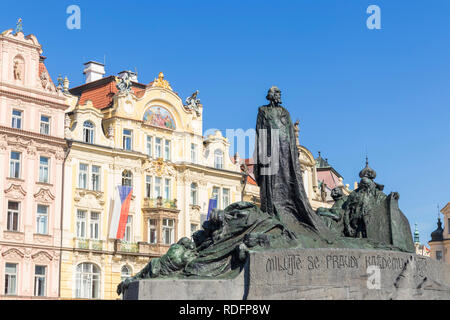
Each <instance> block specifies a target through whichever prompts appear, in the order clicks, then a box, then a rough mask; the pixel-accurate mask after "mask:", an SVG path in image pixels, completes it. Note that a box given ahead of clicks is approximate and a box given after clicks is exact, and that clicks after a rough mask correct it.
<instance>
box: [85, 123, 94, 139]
mask: <svg viewBox="0 0 450 320" xmlns="http://www.w3.org/2000/svg"><path fill="white" fill-rule="evenodd" d="M94 141H95V125H94V123H93V122H92V121H89V120H86V121H84V122H83V142H85V143H89V144H94Z"/></svg>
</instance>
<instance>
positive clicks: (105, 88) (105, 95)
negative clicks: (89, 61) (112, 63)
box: [70, 76, 145, 109]
mask: <svg viewBox="0 0 450 320" xmlns="http://www.w3.org/2000/svg"><path fill="white" fill-rule="evenodd" d="M144 88H145V85H143V84H139V83H132V86H131V90H133V92H134V94H135V95H136V96H137V97H141V96H142V95H143V94H144V92H145V90H144ZM117 91H118V89H117V88H116V80H115V77H114V76H109V77H106V78H102V79H99V80H96V81H93V82H89V83H86V84H83V85H81V86H78V87H76V88H72V89H70V92H71V93H72V94H74V95H77V96H79V97H80V99H79V101H78V103H79V104H80V105H84V104H86V101H88V100H91V101H92V104H93V105H94V107H95V108H97V109H103V108H106V107H108V106H110V105H111V103H112V99H113V97H114V95H115V94H116V93H117Z"/></svg>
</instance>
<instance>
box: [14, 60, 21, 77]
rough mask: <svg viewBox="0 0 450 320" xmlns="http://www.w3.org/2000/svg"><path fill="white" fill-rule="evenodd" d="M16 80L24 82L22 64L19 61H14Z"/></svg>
mask: <svg viewBox="0 0 450 320" xmlns="http://www.w3.org/2000/svg"><path fill="white" fill-rule="evenodd" d="M13 69H14V70H13V71H14V80H22V64H21V63H20V61H19V60H18V59H16V60H14V67H13Z"/></svg>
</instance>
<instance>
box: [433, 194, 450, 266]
mask: <svg viewBox="0 0 450 320" xmlns="http://www.w3.org/2000/svg"><path fill="white" fill-rule="evenodd" d="M441 212H442V214H443V215H444V222H446V223H444V227H442V222H441V218H438V222H437V229H436V230H434V231H433V232H432V233H431V240H430V242H428V245H429V246H430V250H431V254H430V255H431V257H432V258H434V259H436V260H438V261H442V262H445V263H448V264H450V250H449V249H450V202H449V203H447V205H446V206H445V207H444V208H442V209H441Z"/></svg>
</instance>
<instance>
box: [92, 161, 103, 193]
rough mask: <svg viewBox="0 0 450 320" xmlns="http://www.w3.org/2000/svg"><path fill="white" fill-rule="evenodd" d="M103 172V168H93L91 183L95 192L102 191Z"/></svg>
mask: <svg viewBox="0 0 450 320" xmlns="http://www.w3.org/2000/svg"><path fill="white" fill-rule="evenodd" d="M94 169H98V171H97V172H95V170H94ZM101 172H102V167H101V166H97V165H92V166H91V183H92V190H93V191H101V189H102V188H101V181H102V179H101Z"/></svg>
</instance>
